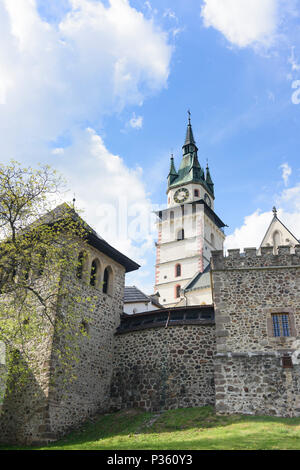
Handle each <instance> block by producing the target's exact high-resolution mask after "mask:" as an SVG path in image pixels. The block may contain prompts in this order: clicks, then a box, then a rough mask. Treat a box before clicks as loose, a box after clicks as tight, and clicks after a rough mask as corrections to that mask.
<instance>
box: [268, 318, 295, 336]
mask: <svg viewBox="0 0 300 470" xmlns="http://www.w3.org/2000/svg"><path fill="white" fill-rule="evenodd" d="M272 321H273V334H274V336H277V337H278V336H291V334H290V326H289V315H288V314H287V313H274V314H273V315H272Z"/></svg>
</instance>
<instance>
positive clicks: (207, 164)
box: [206, 158, 208, 170]
mask: <svg viewBox="0 0 300 470" xmlns="http://www.w3.org/2000/svg"><path fill="white" fill-rule="evenodd" d="M206 169H207V170H208V158H206Z"/></svg>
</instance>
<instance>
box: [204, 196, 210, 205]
mask: <svg viewBox="0 0 300 470" xmlns="http://www.w3.org/2000/svg"><path fill="white" fill-rule="evenodd" d="M204 201H205V202H206V204H207V205H208V206H209V207H211V200H210V197H209V195H208V194H206V193H205V195H204Z"/></svg>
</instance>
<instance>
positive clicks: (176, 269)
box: [175, 264, 181, 277]
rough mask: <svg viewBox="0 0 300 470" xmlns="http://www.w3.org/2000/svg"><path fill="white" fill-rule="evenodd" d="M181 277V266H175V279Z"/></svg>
mask: <svg viewBox="0 0 300 470" xmlns="http://www.w3.org/2000/svg"><path fill="white" fill-rule="evenodd" d="M179 276H181V264H176V266H175V277H179Z"/></svg>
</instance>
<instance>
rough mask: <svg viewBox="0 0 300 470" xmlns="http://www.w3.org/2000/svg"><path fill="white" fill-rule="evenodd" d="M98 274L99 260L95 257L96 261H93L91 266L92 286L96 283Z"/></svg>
mask: <svg viewBox="0 0 300 470" xmlns="http://www.w3.org/2000/svg"><path fill="white" fill-rule="evenodd" d="M98 275H99V262H98V260H96V259H94V261H93V262H92V266H91V276H90V285H91V286H95V285H96V281H97V278H98Z"/></svg>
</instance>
